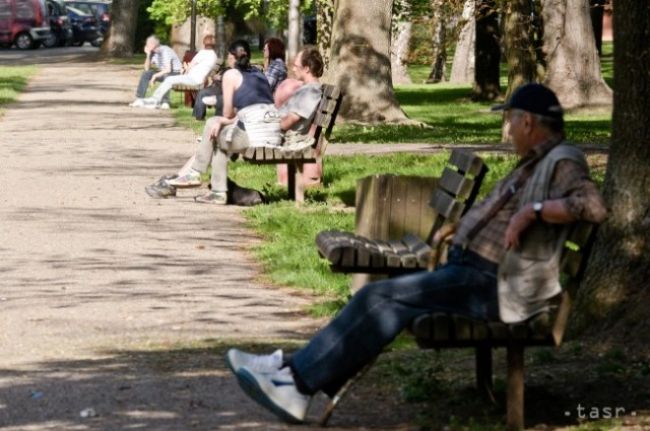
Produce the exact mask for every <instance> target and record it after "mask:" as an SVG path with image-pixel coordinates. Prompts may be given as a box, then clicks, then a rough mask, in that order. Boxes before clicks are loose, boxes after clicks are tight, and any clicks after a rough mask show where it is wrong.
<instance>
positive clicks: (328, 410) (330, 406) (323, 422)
mask: <svg viewBox="0 0 650 431" xmlns="http://www.w3.org/2000/svg"><path fill="white" fill-rule="evenodd" d="M374 363H375V361H372V362H370V363H369V364H368V365H366V366H365V367H363V368H362V369H361V371H359V372H358V373H357V374H356V375H355V376H354V377H352V378H351V379H350V380H348V381H347V382H346V383H345V384H344V385H343V387H342V388H341V389H339V391H338V392H337V393H336V395H334V397H332V399H331V400H330V402H329V403H327V406H326V407H325V411H324V412H323V415H322V416H321V418H320V420H319V421H318V423H319V424H320V426H322V427H326V426H327V422H329V420H330V418H331V417H332V413H334V409H335V408H336V406H337V405H338V404H339V402H340V401H341V400H342V399H343V397H344V396H345V395H346V394H347V393H348V391H349V390H350V388H351V387H352V386H353V385H354V384H355V383H356V382H358V381H359V379H361V378H362V377H363V376H365V375H366V373H367V372H368V370H369V369H370V367H372V366H373V364H374Z"/></svg>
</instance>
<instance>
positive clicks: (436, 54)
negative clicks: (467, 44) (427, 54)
mask: <svg viewBox="0 0 650 431" xmlns="http://www.w3.org/2000/svg"><path fill="white" fill-rule="evenodd" d="M443 8H444V0H432V1H431V12H432V15H433V16H432V20H431V21H432V25H431V28H432V30H433V31H432V39H431V42H432V45H433V54H432V56H431V57H432V58H433V62H432V64H431V73H429V78H428V79H427V83H428V84H435V83H436V82H441V81H444V80H445V72H446V66H447V26H446V23H445V19H444V18H445V14H444V13H443Z"/></svg>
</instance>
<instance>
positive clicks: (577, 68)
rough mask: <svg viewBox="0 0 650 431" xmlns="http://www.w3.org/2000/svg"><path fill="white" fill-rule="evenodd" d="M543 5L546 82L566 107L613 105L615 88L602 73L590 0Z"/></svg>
mask: <svg viewBox="0 0 650 431" xmlns="http://www.w3.org/2000/svg"><path fill="white" fill-rule="evenodd" d="M542 5H543V8H542V15H543V19H544V52H545V54H546V65H547V66H546V77H545V80H544V83H545V84H546V85H547V86H549V87H550V88H552V89H553V91H555V93H556V94H557V95H558V98H559V99H560V103H562V106H563V107H564V108H567V109H570V108H575V107H578V106H593V105H605V104H611V103H612V90H611V89H610V88H609V87H608V86H607V84H606V83H605V81H603V78H602V76H601V74H600V59H599V57H598V51H597V50H596V44H595V43H594V33H593V29H592V27H591V19H590V17H589V5H588V4H587V0H542ZM617 10H619V9H618V8H617Z"/></svg>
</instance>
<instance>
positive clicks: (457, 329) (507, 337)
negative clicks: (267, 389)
mask: <svg viewBox="0 0 650 431" xmlns="http://www.w3.org/2000/svg"><path fill="white" fill-rule="evenodd" d="M468 157H470V156H468V155H465V154H463V155H462V157H460V156H459V155H458V154H455V153H454V152H452V157H451V160H450V164H451V165H454V166H456V167H457V168H459V171H458V172H459V173H460V172H462V171H463V170H462V169H461V167H464V169H465V171H464V172H468V171H471V169H470V168H469V166H470V165H468V163H467V161H468ZM473 157H475V156H473ZM479 160H480V159H479ZM463 161H464V162H465V163H463ZM481 171H482V172H483V174H484V173H485V169H484V168H483V167H481ZM472 172H476V170H473V171H472ZM483 174H480V173H479V174H478V175H477V177H475V179H474V182H478V183H480V180H481V179H482V176H483ZM445 176H447V177H456V178H457V181H455V182H451V181H448V180H447V179H445ZM463 182H467V179H465V180H462V181H461V178H460V177H458V176H455V175H450V174H449V173H448V170H447V169H445V172H444V173H443V175H442V177H441V179H440V182H439V189H438V190H437V191H436V193H435V195H434V199H433V200H432V204H433V205H434V207H435V208H436V209H437V211H438V213H439V214H438V217H437V218H436V221H435V223H434V226H433V228H432V233H431V234H430V235H429V237H432V236H433V233H434V232H435V231H436V230H437V229H438V228H440V227H441V226H442V225H443V224H444V222H445V220H446V221H447V222H449V221H450V220H458V219H459V218H460V213H462V212H463V206H464V205H465V204H467V202H468V201H469V202H471V201H472V200H473V198H472V199H465V201H464V203H463V199H464V198H465V197H467V196H469V197H472V195H474V194H475V193H476V191H477V190H478V185H477V184H472V185H469V184H468V185H465V186H463V187H460V186H459V187H450V186H449V184H461V183H463ZM474 188H476V189H474ZM441 193H450V195H449V197H448V198H447V197H440V196H441ZM452 195H455V197H454V198H452V197H451V196H452ZM436 197H437V199H436ZM445 202H446V204H445ZM441 217H442V221H441V220H440V218H441ZM593 238H594V229H593V225H591V224H589V223H578V224H576V225H575V226H574V227H573V229H572V231H571V233H570V235H569V237H568V239H567V241H566V243H565V249H564V252H563V254H562V260H561V276H562V280H563V291H562V293H561V294H560V295H559V296H558V298H556V300H555V301H554V304H553V305H554V307H553V308H552V309H551V311H550V312H545V313H540V314H538V315H536V316H534V317H532V318H531V319H529V320H527V321H525V322H521V323H517V324H505V323H502V322H488V321H476V320H472V319H469V318H467V317H464V316H460V315H454V314H447V313H430V314H424V315H422V316H420V317H418V318H416V319H415V320H414V321H413V323H412V324H411V327H410V328H409V329H410V332H411V333H412V334H413V335H414V336H415V339H416V342H417V344H418V346H419V347H420V348H423V349H437V350H439V349H442V348H474V349H475V356H476V381H477V388H478V390H479V392H480V393H481V394H482V395H484V396H487V397H489V398H492V399H493V397H492V349H494V348H499V347H505V348H506V349H507V402H506V404H507V419H506V422H507V429H508V430H520V429H523V426H524V349H525V347H528V346H559V345H560V343H561V342H562V339H563V336H564V331H565V329H566V325H567V321H568V317H569V311H570V308H571V303H572V302H573V299H574V298H575V295H576V291H577V288H578V286H579V283H580V280H581V278H582V275H583V272H584V268H585V266H586V262H587V257H588V253H589V251H590V248H591V243H592V241H593ZM429 239H430V238H429ZM414 243H416V241H415V240H414V239H413V238H411V237H410V236H409V237H408V240H404V239H403V240H402V241H400V242H395V241H379V242H377V241H373V240H369V239H367V238H362V237H359V236H356V235H353V234H350V233H346V232H336V231H328V232H321V233H320V234H319V235H318V237H317V244H318V247H319V252H320V254H321V256H324V257H326V258H328V260H330V264H331V268H332V270H333V271H339V272H369V273H379V272H382V273H388V274H390V275H399V274H404V273H406V272H409V271H417V270H422V269H427V267H428V268H432V267H433V264H434V263H435V262H432V260H433V261H435V260H437V256H438V255H439V253H438V248H437V247H438V245H436V244H434V245H433V246H429V244H426V243H424V242H423V241H421V240H420V241H419V242H417V244H418V245H417V247H412V246H410V244H414ZM400 244H401V245H400ZM380 246H381V247H380ZM432 252H433V254H434V255H433V257H432ZM368 256H369V257H368ZM391 262H392V263H391ZM405 262H408V265H405ZM414 262H415V263H416V264H415V265H414ZM368 368H369V366H368V367H366V369H364V370H362V371H361V372H360V373H359V375H358V376H357V377H355V378H354V379H352V380H351V381H349V382H348V383H347V384H346V385H345V386H344V387H343V388H342V389H341V391H339V393H338V394H337V395H336V396H335V397H334V398H333V399H332V400H331V402H330V404H329V405H328V407H327V408H326V410H325V413H324V414H323V416H322V418H321V424H322V425H323V426H324V425H326V423H327V421H328V420H329V418H330V416H331V414H332V412H333V410H334V408H335V407H336V405H337V404H338V402H339V401H340V400H341V399H342V397H343V396H344V395H345V393H346V392H347V390H348V389H349V388H350V387H351V386H352V385H353V384H354V382H355V381H357V380H358V379H359V378H360V377H361V376H362V375H363V374H364V373H365V371H366V370H367V369H368Z"/></svg>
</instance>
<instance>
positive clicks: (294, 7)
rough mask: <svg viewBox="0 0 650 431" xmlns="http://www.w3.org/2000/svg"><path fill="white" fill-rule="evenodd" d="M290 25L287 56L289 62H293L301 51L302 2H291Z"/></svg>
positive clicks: (297, 0) (295, 0) (291, 0)
mask: <svg viewBox="0 0 650 431" xmlns="http://www.w3.org/2000/svg"><path fill="white" fill-rule="evenodd" d="M288 23H289V30H288V31H287V56H288V58H289V61H292V59H293V58H294V57H295V56H296V55H297V54H298V50H299V49H300V27H301V25H300V0H289V20H288Z"/></svg>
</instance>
